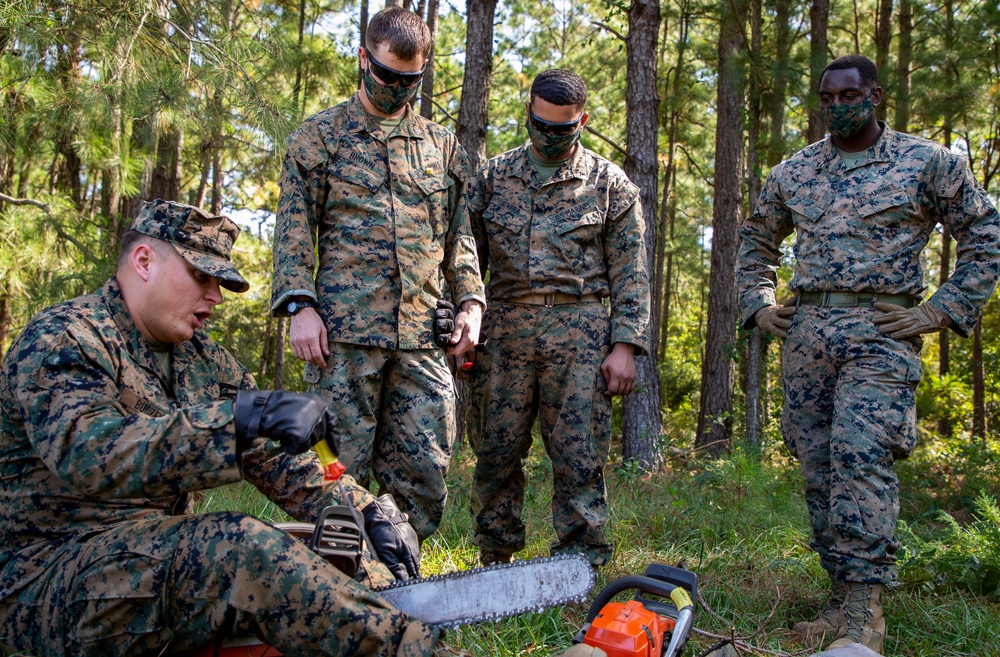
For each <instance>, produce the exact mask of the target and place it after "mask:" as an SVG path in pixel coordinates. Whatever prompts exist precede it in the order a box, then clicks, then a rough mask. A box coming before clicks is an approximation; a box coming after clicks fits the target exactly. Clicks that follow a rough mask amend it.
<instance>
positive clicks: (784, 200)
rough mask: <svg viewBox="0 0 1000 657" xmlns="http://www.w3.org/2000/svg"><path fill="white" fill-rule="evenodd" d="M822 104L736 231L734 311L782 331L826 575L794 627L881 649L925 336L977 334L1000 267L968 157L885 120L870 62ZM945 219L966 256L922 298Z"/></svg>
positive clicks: (997, 240) (849, 71) (999, 240)
mask: <svg viewBox="0 0 1000 657" xmlns="http://www.w3.org/2000/svg"><path fill="white" fill-rule="evenodd" d="M819 98H820V118H821V119H822V121H823V123H824V124H825V125H826V127H827V129H828V130H829V131H830V137H829V138H828V139H824V140H822V141H820V142H817V143H815V144H812V145H810V146H808V147H806V148H805V149H803V150H801V151H799V152H798V153H796V154H795V155H794V156H792V157H791V158H790V159H789V160H787V161H785V162H782V163H781V164H779V165H778V166H776V167H775V168H774V169H773V170H772V171H771V173H770V175H769V176H768V178H767V182H766V183H765V184H764V189H763V190H762V192H761V195H760V200H759V201H758V203H757V208H756V210H755V211H754V213H753V215H752V216H751V217H750V218H749V219H747V220H746V221H745V222H744V223H743V226H742V228H741V229H740V237H741V238H742V244H741V247H740V252H739V257H738V261H737V283H738V287H739V291H740V318H741V321H742V322H743V325H744V327H746V328H750V327H753V326H754V325H756V326H757V327H759V328H760V329H761V330H764V331H767V332H769V333H772V334H774V335H776V336H778V337H780V338H784V339H785V342H784V346H783V351H782V369H783V375H784V378H783V383H784V391H785V405H784V409H783V414H782V422H781V426H782V432H783V434H784V439H785V444H786V445H787V446H788V449H789V451H790V452H791V453H792V454H793V455H794V456H795V457H796V458H798V460H799V464H800V466H801V470H802V473H803V475H804V477H805V481H806V489H805V498H806V505H807V507H808V510H809V518H810V522H811V525H812V541H811V543H810V547H812V549H813V550H815V551H816V552H817V554H818V555H819V562H820V565H821V566H822V567H823V569H824V570H825V571H826V572H827V573H828V575H829V577H830V582H831V584H830V598H829V601H828V603H827V604H826V605H825V607H824V608H823V609H822V610H820V612H819V614H818V615H817V617H816V618H815V619H813V620H810V621H802V622H799V623H797V624H796V625H795V627H794V628H793V629H794V630H795V631H796V632H797V633H798V634H799V635H800V636H801V637H802V638H803V639H804V640H805V641H807V642H809V643H814V642H818V641H819V640H820V639H821V638H822V637H823V636H826V637H827V638H828V639H829V638H834V639H835V640H834V642H833V643H832V644H831V647H835V648H839V647H842V646H846V645H848V644H850V643H863V644H865V645H866V646H868V647H869V648H871V649H872V650H875V651H876V652H879V651H881V649H882V644H883V640H884V637H885V634H886V622H885V618H884V617H883V615H882V604H881V603H882V592H883V589H884V587H885V585H886V584H889V583H892V582H893V581H895V579H896V574H897V567H896V554H897V552H898V551H899V548H900V542H899V540H898V539H897V538H896V535H895V532H896V519H897V516H898V515H899V480H898V479H897V477H896V472H895V461H896V459H902V458H906V456H907V455H908V454H909V453H910V450H912V449H913V447H914V444H915V443H916V438H917V426H916V412H915V410H916V409H915V398H914V391H915V389H916V386H917V383H919V381H920V377H921V365H920V346H921V338H920V335H921V334H924V333H933V332H937V331H940V330H942V329H946V328H951V329H952V330H954V331H955V332H956V333H958V334H959V335H962V336H968V335H969V333H971V332H972V330H973V328H974V327H975V326H976V323H977V322H978V320H979V315H980V313H981V312H982V308H983V306H984V305H985V304H986V301H987V300H988V299H989V297H990V295H991V294H992V293H993V290H994V288H995V287H996V284H997V279H998V277H1000V215H998V214H997V211H996V208H994V207H993V204H992V203H991V202H990V200H989V198H988V197H987V196H986V194H985V192H983V190H982V189H981V188H980V187H979V186H978V185H977V184H976V181H975V179H974V178H973V177H972V174H971V172H970V171H969V169H968V166H967V163H966V160H965V158H964V157H962V156H960V155H957V154H955V153H952V152H951V151H949V150H948V149H946V148H944V147H943V146H940V145H938V144H935V143H932V142H930V141H928V140H926V139H921V138H919V137H913V136H910V135H907V134H904V133H901V132H895V131H894V130H891V129H890V128H889V127H888V126H886V125H885V123H883V122H881V121H878V120H877V119H876V115H875V108H876V107H877V106H878V105H879V104H880V103H881V102H882V88H881V87H880V86H879V85H878V79H877V69H876V68H875V64H873V63H872V62H871V60H869V59H867V58H865V57H862V56H860V55H849V56H846V57H841V58H839V59H836V60H834V61H833V62H831V63H830V65H829V66H827V67H826V70H825V71H824V72H823V75H822V77H821V79H820V88H819ZM939 223H940V224H941V225H942V226H944V227H945V228H946V229H947V230H948V232H949V233H950V234H951V235H952V237H954V238H955V240H956V242H957V243H958V247H957V249H956V253H957V254H958V259H957V261H956V263H955V270H954V272H952V274H951V276H950V277H949V279H948V281H947V282H946V283H945V284H943V285H941V286H940V287H938V289H937V290H936V291H935V292H934V294H932V295H931V296H930V298H927V299H926V300H925V295H926V294H927V284H926V283H925V281H924V272H923V267H922V265H921V257H920V256H921V252H922V251H923V249H924V247H925V246H926V244H927V241H928V239H929V238H930V236H931V235H932V234H933V233H934V230H935V227H936V225H937V224H939ZM793 231H794V232H795V247H794V253H795V269H794V274H793V276H792V280H791V282H790V284H789V287H790V288H791V290H792V292H794V293H795V301H794V303H791V304H787V305H785V306H781V305H778V304H777V303H776V302H775V284H776V277H777V271H778V267H779V265H780V264H781V259H782V251H781V249H780V248H779V246H780V244H781V242H782V240H784V238H785V237H787V236H788V235H790V234H791V233H792V232H793Z"/></svg>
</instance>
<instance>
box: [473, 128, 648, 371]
mask: <svg viewBox="0 0 1000 657" xmlns="http://www.w3.org/2000/svg"><path fill="white" fill-rule="evenodd" d="M528 148H530V145H529V144H525V145H524V146H522V147H520V148H515V149H513V150H510V151H507V152H506V153H502V154H501V155H498V156H496V157H494V158H492V159H491V160H489V161H488V162H486V163H485V164H484V165H483V166H482V167H481V168H480V169H479V172H478V173H477V174H476V180H475V184H474V185H473V187H472V190H471V191H470V194H469V213H470V216H471V217H472V230H473V234H474V235H475V237H476V246H477V248H478V252H479V263H480V268H481V270H482V272H483V274H484V275H485V273H486V271H487V270H489V272H490V282H489V286H488V288H487V295H486V296H487V298H488V299H489V300H490V302H491V303H492V302H494V301H510V300H513V299H516V298H518V297H520V296H524V295H526V294H539V293H541V294H546V293H553V292H558V293H563V294H569V295H572V296H576V297H582V296H583V295H585V294H596V295H599V296H601V297H609V296H610V297H611V342H612V343H615V342H626V343H629V344H633V345H635V346H636V347H637V348H638V350H637V352H636V353H643V352H645V351H646V350H647V349H648V341H649V273H648V269H647V266H646V245H645V241H644V232H645V221H644V220H643V217H642V207H641V205H640V203H639V188H638V187H636V186H635V185H634V184H632V182H631V181H630V180H629V179H628V177H627V176H626V175H625V172H624V171H622V170H621V169H620V168H619V167H618V166H616V165H615V164H614V163H612V162H609V161H608V160H605V159H604V158H602V157H600V156H598V155H596V154H595V153H593V152H591V151H589V150H587V149H586V148H584V147H583V145H582V144H581V145H580V146H579V148H577V150H576V153H575V154H574V155H573V157H572V158H570V159H569V160H567V161H566V163H565V164H563V166H562V167H561V168H560V169H559V170H558V171H556V172H555V173H554V174H553V175H552V177H551V178H549V179H548V180H546V181H542V179H541V176H540V175H539V174H538V172H537V171H536V170H535V167H534V166H533V165H532V164H531V161H530V160H529V159H528Z"/></svg>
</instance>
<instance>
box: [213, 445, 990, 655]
mask: <svg viewBox="0 0 1000 657" xmlns="http://www.w3.org/2000/svg"><path fill="white" fill-rule="evenodd" d="M538 442H539V441H536V446H535V447H534V448H533V449H532V452H531V454H530V455H529V458H528V460H527V462H526V471H527V477H528V489H527V491H526V500H525V522H526V524H527V527H528V545H527V547H526V549H525V550H524V551H523V552H521V553H519V554H518V555H517V556H518V558H530V557H537V556H547V554H548V548H549V544H550V543H551V542H552V541H553V540H554V538H555V535H554V533H553V531H552V526H551V520H550V515H549V514H550V510H549V500H550V499H551V494H552V488H551V464H550V463H549V461H548V459H547V457H546V456H545V455H544V452H543V450H541V449H540V447H539V446H538V445H537V443H538ZM939 449H940V446H933V448H932V446H930V445H924V446H922V447H921V448H920V450H918V453H917V454H915V455H914V458H913V459H911V461H909V462H906V463H904V464H901V466H900V477H901V480H902V482H903V484H902V509H903V512H902V518H903V521H904V523H905V530H904V531H902V532H901V538H902V540H903V542H904V559H903V561H902V569H901V580H902V584H901V586H899V587H897V588H896V589H894V590H892V591H889V592H887V594H886V596H885V599H884V605H885V611H886V615H887V618H888V625H889V632H888V634H889V636H888V639H887V641H886V646H885V654H886V655H891V656H893V657H908V656H914V657H923V656H926V657H931V656H934V657H937V656H958V655H969V656H976V657H995V656H997V655H1000V596H998V594H997V593H996V591H993V592H986V593H984V592H983V591H982V587H980V590H974V587H970V585H969V582H968V581H966V580H967V579H968V577H967V575H968V568H970V567H971V566H967V567H966V570H964V571H961V572H963V573H965V575H966V579H963V578H962V577H960V576H958V575H951V576H950V579H949V578H948V577H946V576H943V575H941V574H940V573H937V572H931V571H934V567H935V563H945V562H947V563H951V562H953V561H954V562H957V563H960V564H961V563H965V561H963V559H965V558H966V557H968V556H969V555H970V553H975V552H976V551H978V553H979V554H981V555H990V554H1000V528H997V527H994V526H993V525H992V524H990V522H989V519H988V518H986V519H984V518H982V517H979V516H977V515H976V511H975V508H976V506H975V499H976V498H977V497H982V492H983V491H1000V475H997V470H996V468H995V467H994V466H993V465H992V462H991V461H989V462H984V461H983V458H984V454H983V452H982V448H981V449H980V450H979V451H977V452H969V453H968V454H966V455H964V456H963V455H961V454H949V455H948V458H947V459H946V460H945V461H946V465H942V460H941V459H940V458H939V457H940V454H936V453H935V452H934V450H939ZM615 458H616V457H615V456H614V455H613V456H612V461H613V462H614V460H615ZM473 466H474V458H473V456H472V454H471V451H470V450H469V449H467V448H461V447H460V448H459V449H457V450H456V454H455V458H454V460H453V462H452V468H451V472H450V474H449V490H450V496H449V501H448V508H447V510H446V513H445V519H444V522H443V523H442V526H441V529H440V531H439V532H438V533H437V534H435V535H434V536H433V537H431V538H430V539H429V540H428V541H427V542H426V543H425V544H424V551H423V554H422V568H423V570H424V572H425V573H427V574H433V573H444V572H449V571H453V570H457V569H462V568H468V567H472V566H475V565H477V564H478V553H477V550H476V548H475V546H473V545H472V543H471V536H472V520H471V515H470V511H469V509H470V505H471V487H472V470H473ZM935 468H936V469H935ZM942 468H945V469H946V470H947V472H946V473H942V472H941V470H942ZM607 477H608V487H609V493H610V498H611V504H612V515H611V521H610V523H609V527H608V536H609V539H610V540H611V541H612V542H613V543H614V544H615V546H616V549H615V555H614V558H613V559H612V561H611V563H610V564H609V565H608V566H607V567H605V568H603V569H602V570H601V571H600V573H599V575H598V584H597V586H596V587H595V589H594V591H593V593H592V596H591V599H593V595H595V594H596V593H597V591H599V590H600V588H602V587H603V586H604V585H605V584H607V583H609V582H611V581H613V580H614V579H616V578H618V577H622V576H625V575H632V574H641V573H642V571H643V570H644V569H645V567H646V566H647V565H648V564H650V563H653V562H658V563H664V564H670V565H674V564H676V563H678V562H679V561H684V562H685V563H686V565H687V567H688V568H690V569H691V570H693V571H694V572H696V573H697V574H698V577H699V586H700V590H701V595H702V597H703V601H704V603H707V607H706V606H704V605H703V604H699V605H698V612H697V614H696V616H695V628H696V632H695V633H694V634H693V636H692V638H691V643H690V644H689V647H688V649H687V651H686V652H685V654H686V655H688V656H695V655H699V654H701V653H702V652H703V651H704V650H706V649H708V648H709V647H711V646H712V645H714V644H715V643H716V641H717V640H716V638H713V636H708V635H706V634H704V633H709V634H710V635H715V636H722V637H730V636H735V637H737V638H741V639H743V640H745V641H746V642H747V643H748V644H750V645H752V646H755V647H757V648H762V649H766V650H768V651H772V652H770V653H768V652H763V651H760V652H758V651H756V650H749V649H748V650H745V651H744V652H743V653H742V654H744V655H765V654H775V653H777V654H796V653H797V654H809V652H811V651H810V650H809V648H810V646H805V645H802V644H800V643H799V642H798V641H796V639H795V637H794V636H793V635H792V633H791V632H790V630H789V629H788V628H790V627H791V626H792V624H794V623H795V622H796V621H798V620H802V619H805V618H809V617H811V616H812V615H813V614H814V613H815V611H816V609H817V608H818V606H819V605H820V604H821V603H822V602H823V600H824V597H823V596H824V593H825V590H826V587H827V585H828V580H827V577H826V575H825V574H824V572H823V571H822V569H821V568H820V567H819V562H818V560H817V559H816V556H815V555H814V554H813V553H812V552H811V551H810V550H809V547H808V542H809V536H808V527H809V525H808V518H807V515H806V509H805V504H804V502H803V500H802V492H801V491H802V479H801V476H800V475H799V472H798V468H797V464H796V463H794V462H793V461H790V460H789V459H787V457H786V456H783V450H774V451H772V452H771V453H767V454H765V456H764V457H762V458H759V459H758V458H750V457H749V456H747V455H746V454H744V453H743V452H741V451H736V452H734V453H733V454H731V455H730V456H728V457H726V458H724V459H721V460H718V461H701V460H692V461H687V462H679V461H676V460H675V461H672V462H671V464H670V466H669V471H668V472H667V473H665V474H660V475H649V476H642V475H640V474H638V473H636V472H634V471H633V470H631V469H629V468H623V467H621V466H620V465H615V464H613V465H611V466H609V467H608V470H607ZM929 481H934V482H936V484H937V488H936V489H935V490H928V489H927V488H926V484H927V483H928V482H929ZM994 504H995V501H994ZM201 508H202V509H203V510H204V509H212V508H241V509H244V510H251V512H252V513H254V514H255V515H259V516H260V517H264V518H266V519H270V520H279V519H281V518H282V517H283V516H282V514H281V513H280V511H278V510H277V509H275V508H274V507H273V505H270V504H269V503H268V502H267V501H266V500H264V499H263V498H262V497H260V496H259V494H257V493H256V491H254V490H253V489H252V488H250V487H249V486H245V485H244V486H237V487H229V488H228V489H219V490H217V491H213V492H211V493H210V494H206V497H205V498H204V499H203V500H202V504H201ZM942 512H945V513H948V514H950V515H949V516H948V519H945V518H943V517H942V515H941V513H942ZM956 528H957V529H956ZM959 530H961V531H959ZM994 536H996V537H997V538H995V539H994ZM994 540H995V541H996V542H995V543H994V542H992V541H994ZM929 546H930V547H929ZM930 549H933V550H937V552H936V553H935V554H937V555H938V556H937V557H933V556H930V557H929V556H928V554H930V553H928V552H927V550H930ZM921 550H923V551H921ZM921 555H922V556H921ZM972 556H975V554H972ZM918 557H920V558H918ZM947 572H948V573H951V572H952V571H947ZM588 608H589V607H588V605H580V606H575V607H566V608H562V609H549V610H547V611H545V612H542V613H539V614H528V615H525V616H522V617H519V618H511V619H506V620H503V621H500V622H497V623H491V624H483V625H478V626H467V627H462V628H459V629H457V630H452V631H449V633H448V638H447V639H446V640H447V641H448V642H449V643H451V644H453V645H457V646H460V647H463V648H465V649H467V650H469V651H470V652H472V653H473V654H476V655H484V656H485V655H488V656H490V657H513V656H517V655H541V656H545V655H549V654H553V653H556V652H559V651H561V650H562V649H564V648H567V647H569V646H570V645H571V643H572V638H573V635H574V634H575V633H576V631H577V630H578V629H579V628H580V626H581V625H582V624H583V623H584V621H585V618H586V613H587V610H588Z"/></svg>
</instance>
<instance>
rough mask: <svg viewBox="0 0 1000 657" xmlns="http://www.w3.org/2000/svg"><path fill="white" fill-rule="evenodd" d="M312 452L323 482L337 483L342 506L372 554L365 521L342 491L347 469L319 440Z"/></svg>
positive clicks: (373, 550)
mask: <svg viewBox="0 0 1000 657" xmlns="http://www.w3.org/2000/svg"><path fill="white" fill-rule="evenodd" d="M313 451H315V452H316V455H317V456H319V461H320V463H322V464H323V480H324V481H335V482H337V488H338V490H339V491H340V499H341V500H343V502H344V506H346V507H347V510H348V511H350V512H351V516H352V517H353V518H354V522H355V523H357V525H358V529H359V530H360V531H361V538H362V540H364V542H365V544H366V545H367V546H368V549H370V550H371V551H372V552H375V553H376V554H378V553H377V552H376V551H375V544H374V543H372V539H371V538H369V537H368V532H366V531H365V519H364V517H363V516H362V515H361V513H360V512H359V511H358V510H357V509H355V508H354V505H353V504H352V503H351V498H350V497H348V496H347V491H346V490H344V482H343V481H341V479H340V477H341V475H343V474H344V472H345V471H346V470H347V468H345V467H344V464H343V463H341V462H340V461H339V460H338V459H337V455H336V454H334V452H333V450H332V449H330V446H329V445H328V444H327V442H326V441H325V440H321V441H319V442H318V443H316V444H315V445H313Z"/></svg>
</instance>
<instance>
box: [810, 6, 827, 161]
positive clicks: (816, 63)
mask: <svg viewBox="0 0 1000 657" xmlns="http://www.w3.org/2000/svg"><path fill="white" fill-rule="evenodd" d="M829 19H830V0H813V3H812V8H811V9H810V10H809V25H810V28H809V36H810V39H809V96H808V99H807V106H808V109H809V125H808V128H807V130H806V137H807V138H808V139H809V143H810V144H811V143H813V142H817V141H819V140H820V139H822V138H823V135H825V134H826V128H824V127H823V123H822V122H821V121H820V120H819V79H820V76H822V75H823V69H824V68H826V64H827V57H828V55H827V52H826V49H827V46H826V44H827V24H828V22H829Z"/></svg>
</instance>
